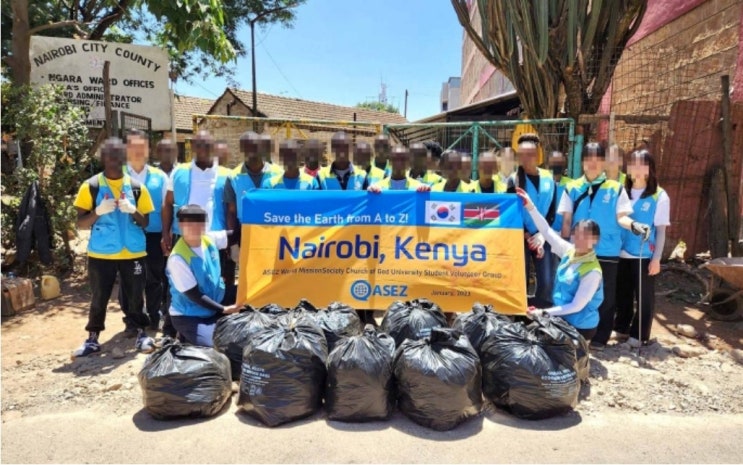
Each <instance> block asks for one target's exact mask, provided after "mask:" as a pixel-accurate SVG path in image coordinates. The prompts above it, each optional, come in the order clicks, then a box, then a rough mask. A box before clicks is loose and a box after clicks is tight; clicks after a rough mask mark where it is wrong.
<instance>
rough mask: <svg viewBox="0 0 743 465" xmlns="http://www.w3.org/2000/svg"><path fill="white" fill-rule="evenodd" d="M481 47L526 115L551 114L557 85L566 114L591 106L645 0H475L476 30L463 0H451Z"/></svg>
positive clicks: (598, 98) (591, 108)
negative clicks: (478, 18) (513, 90)
mask: <svg viewBox="0 0 743 465" xmlns="http://www.w3.org/2000/svg"><path fill="white" fill-rule="evenodd" d="M451 2H452V5H453V6H454V10H455V11H456V13H457V17H458V18H459V22H460V23H461V24H462V26H463V27H464V29H465V31H466V32H467V34H468V35H469V37H470V38H471V39H472V41H473V42H474V43H475V45H476V46H477V48H478V49H479V50H480V52H482V54H483V55H484V56H485V57H486V58H487V59H488V60H489V61H490V62H491V63H492V64H493V65H494V66H495V67H496V68H498V69H499V70H500V71H501V72H503V74H504V75H505V76H506V77H507V78H508V79H509V80H510V81H511V82H512V83H513V85H514V87H515V88H516V92H517V93H518V95H519V98H520V99H521V104H522V105H523V106H524V108H525V110H526V111H527V113H528V114H529V116H530V117H531V118H553V117H555V116H556V115H557V111H558V96H559V92H560V89H561V87H562V88H563V89H564V91H565V94H566V107H567V114H568V116H570V117H571V118H574V119H576V120H577V119H578V116H579V115H581V114H584V113H588V114H592V113H596V111H598V108H599V105H600V103H601V99H602V97H603V95H604V93H605V92H606V89H607V88H608V86H609V84H610V83H611V78H612V76H613V74H614V69H615V68H616V65H617V63H618V62H619V59H620V58H621V56H622V52H623V51H624V47H625V45H627V41H629V39H630V38H631V37H632V35H633V34H634V33H635V31H637V28H638V27H639V26H640V22H641V21H642V17H643V15H644V14H645V10H646V8H647V0H616V1H606V0H543V1H527V0H512V1H498V0H490V1H487V0H479V1H478V2H477V6H478V8H479V10H480V16H481V24H482V28H481V30H482V33H478V32H477V31H476V29H475V26H474V25H473V24H472V22H471V20H470V10H469V7H468V4H472V2H471V1H468V0H451Z"/></svg>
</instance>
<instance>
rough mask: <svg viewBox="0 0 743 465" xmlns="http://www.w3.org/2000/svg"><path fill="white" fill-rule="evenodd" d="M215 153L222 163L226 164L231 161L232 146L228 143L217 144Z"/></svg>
mask: <svg viewBox="0 0 743 465" xmlns="http://www.w3.org/2000/svg"><path fill="white" fill-rule="evenodd" d="M214 155H216V157H217V160H219V164H220V165H222V166H226V165H227V163H228V162H229V161H230V148H229V147H228V146H227V144H217V145H215V146H214Z"/></svg>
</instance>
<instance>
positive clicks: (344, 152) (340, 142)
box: [330, 139, 351, 161]
mask: <svg viewBox="0 0 743 465" xmlns="http://www.w3.org/2000/svg"><path fill="white" fill-rule="evenodd" d="M330 151H331V152H332V153H333V155H334V156H335V160H336V161H348V157H349V153H350V151H351V144H350V143H349V142H348V140H346V139H333V140H332V141H330Z"/></svg>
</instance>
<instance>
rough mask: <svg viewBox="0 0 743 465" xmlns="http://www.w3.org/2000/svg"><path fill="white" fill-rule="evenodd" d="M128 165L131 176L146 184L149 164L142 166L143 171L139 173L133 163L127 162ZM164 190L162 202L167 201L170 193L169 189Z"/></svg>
mask: <svg viewBox="0 0 743 465" xmlns="http://www.w3.org/2000/svg"><path fill="white" fill-rule="evenodd" d="M126 167H127V168H128V170H129V176H130V177H131V178H132V179H134V180H135V181H137V182H139V184H141V185H143V186H145V181H147V170H148V169H149V168H148V167H147V165H145V166H144V168H142V171H141V172H139V173H137V172H136V171H134V168H132V165H130V164H128V163H127V165H126ZM166 176H167V175H166ZM166 182H167V183H170V181H166ZM167 185H168V184H166V186H167ZM162 191H163V198H162V203H165V196H166V195H168V190H167V189H163V190H162ZM153 202H154V199H153Z"/></svg>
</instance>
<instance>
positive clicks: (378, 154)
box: [374, 134, 392, 177]
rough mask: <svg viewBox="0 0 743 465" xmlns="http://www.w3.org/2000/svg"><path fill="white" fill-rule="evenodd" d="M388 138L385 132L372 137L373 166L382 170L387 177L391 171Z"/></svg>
mask: <svg viewBox="0 0 743 465" xmlns="http://www.w3.org/2000/svg"><path fill="white" fill-rule="evenodd" d="M390 151H391V145H390V138H389V136H388V135H387V134H380V135H378V136H377V137H376V138H375V139H374V166H376V167H377V168H379V169H380V170H384V176H385V177H387V176H389V175H390V173H391V172H392V168H391V167H390Z"/></svg>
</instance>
